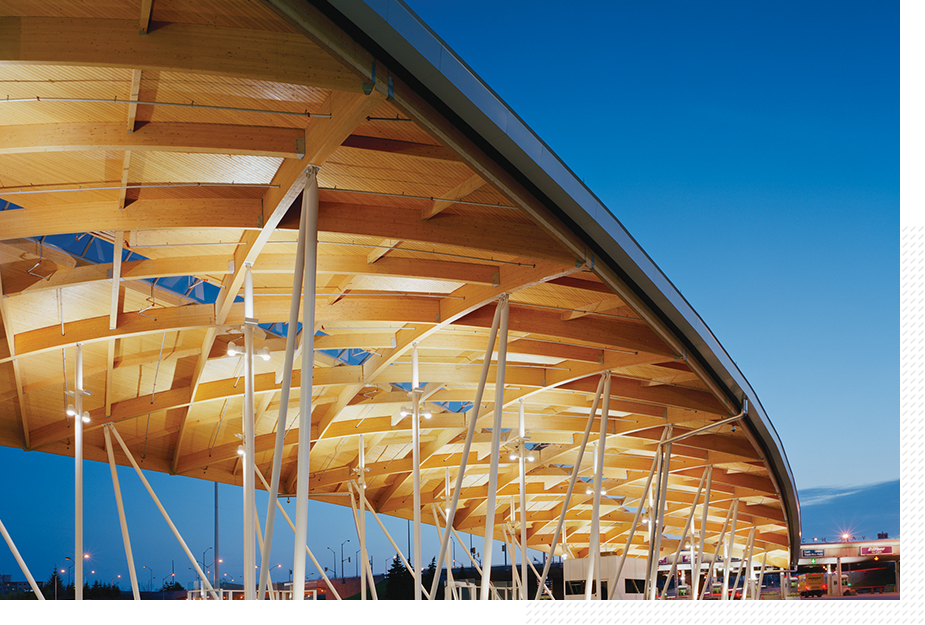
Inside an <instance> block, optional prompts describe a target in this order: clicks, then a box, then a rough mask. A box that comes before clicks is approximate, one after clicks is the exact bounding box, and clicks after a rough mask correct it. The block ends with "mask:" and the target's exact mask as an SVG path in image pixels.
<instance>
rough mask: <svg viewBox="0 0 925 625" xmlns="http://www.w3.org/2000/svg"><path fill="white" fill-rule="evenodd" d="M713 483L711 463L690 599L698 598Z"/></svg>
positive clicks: (692, 570) (695, 599)
mask: <svg viewBox="0 0 925 625" xmlns="http://www.w3.org/2000/svg"><path fill="white" fill-rule="evenodd" d="M712 485H713V465H710V466H708V467H707V492H706V494H705V495H704V498H703V519H702V520H701V522H700V540H699V541H698V542H697V556H696V558H695V559H694V566H692V567H691V572H694V571H696V575H692V579H691V600H693V601H697V600H698V599H699V598H700V592H699V591H700V567H701V566H702V565H703V552H704V550H705V549H706V540H707V510H708V509H709V507H710V489H711V487H712Z"/></svg>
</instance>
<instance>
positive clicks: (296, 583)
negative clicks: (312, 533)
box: [292, 170, 320, 601]
mask: <svg viewBox="0 0 925 625" xmlns="http://www.w3.org/2000/svg"><path fill="white" fill-rule="evenodd" d="M316 173H317V170H315V171H314V172H313V173H312V174H311V175H310V177H309V179H308V181H307V183H306V184H305V190H304V191H303V192H302V211H303V212H305V213H306V224H305V235H306V236H305V267H304V271H303V274H302V275H303V278H302V284H303V287H302V332H303V333H304V334H302V371H301V373H302V384H301V387H300V391H299V392H300V400H299V460H298V474H297V477H296V479H297V482H296V515H295V553H294V555H293V558H292V583H293V588H296V587H298V588H300V589H304V588H305V549H306V547H307V546H308V479H309V478H308V475H309V470H310V469H309V468H310V466H311V464H310V462H311V454H310V451H311V438H312V411H311V406H312V364H313V360H314V356H315V270H316V266H317V262H318V178H317V175H316ZM319 570H320V569H319ZM304 594H305V593H304V592H296V593H293V599H295V600H297V601H301V600H302V599H304Z"/></svg>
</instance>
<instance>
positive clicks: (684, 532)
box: [661, 473, 707, 599]
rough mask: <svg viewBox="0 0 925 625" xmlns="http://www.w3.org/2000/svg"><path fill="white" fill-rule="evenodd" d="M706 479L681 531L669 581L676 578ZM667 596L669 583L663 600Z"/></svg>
mask: <svg viewBox="0 0 925 625" xmlns="http://www.w3.org/2000/svg"><path fill="white" fill-rule="evenodd" d="M706 478H707V476H706V473H704V474H703V475H701V476H700V484H699V485H698V486H697V494H696V495H694V503H693V504H691V512H690V514H688V515H687V521H686V522H685V523H684V529H683V530H682V531H681V540H680V541H678V548H677V549H676V550H675V552H674V561H673V562H672V563H671V570H670V571H669V572H668V580H671V578H672V577H674V574H675V571H677V569H678V559H679V558H680V557H681V551H683V550H684V543H685V542H686V541H687V537H688V533H689V531H690V528H691V523H692V522H693V520H694V513H696V512H697V503H698V502H699V501H700V495H701V494H703V485H704V482H705V481H706ZM692 542H693V541H692ZM692 562H693V560H692ZM691 572H693V568H691ZM675 588H677V585H675ZM666 596H668V582H667V581H666V582H665V586H664V587H663V588H662V594H661V598H662V599H664V598H665V597H666Z"/></svg>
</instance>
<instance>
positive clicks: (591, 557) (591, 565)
mask: <svg viewBox="0 0 925 625" xmlns="http://www.w3.org/2000/svg"><path fill="white" fill-rule="evenodd" d="M603 397H604V405H603V406H602V408H601V430H600V435H599V438H598V439H597V450H596V451H597V456H596V458H595V462H594V465H595V466H594V503H593V504H592V506H591V537H590V540H589V541H588V572H587V575H586V576H585V601H589V600H590V599H591V587H592V580H597V589H598V593H597V597H598V599H603V598H604V595H603V593H602V592H601V590H600V588H601V566H600V565H601V484H602V483H603V481H604V454H605V453H606V451H607V444H606V442H607V419H608V416H609V413H610V371H605V372H604V391H603Z"/></svg>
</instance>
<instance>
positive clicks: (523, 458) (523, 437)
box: [511, 399, 529, 601]
mask: <svg viewBox="0 0 925 625" xmlns="http://www.w3.org/2000/svg"><path fill="white" fill-rule="evenodd" d="M519 417H520V419H519V425H520V545H521V546H520V578H521V579H523V580H526V579H528V577H527V424H526V418H525V416H524V400H523V399H521V400H520V414H519ZM511 556H512V557H513V554H511ZM528 594H529V589H528V585H527V584H526V583H524V584H523V587H522V588H521V593H520V598H521V599H522V600H523V601H527V600H528V599H529V597H528V596H527V595H528Z"/></svg>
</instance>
